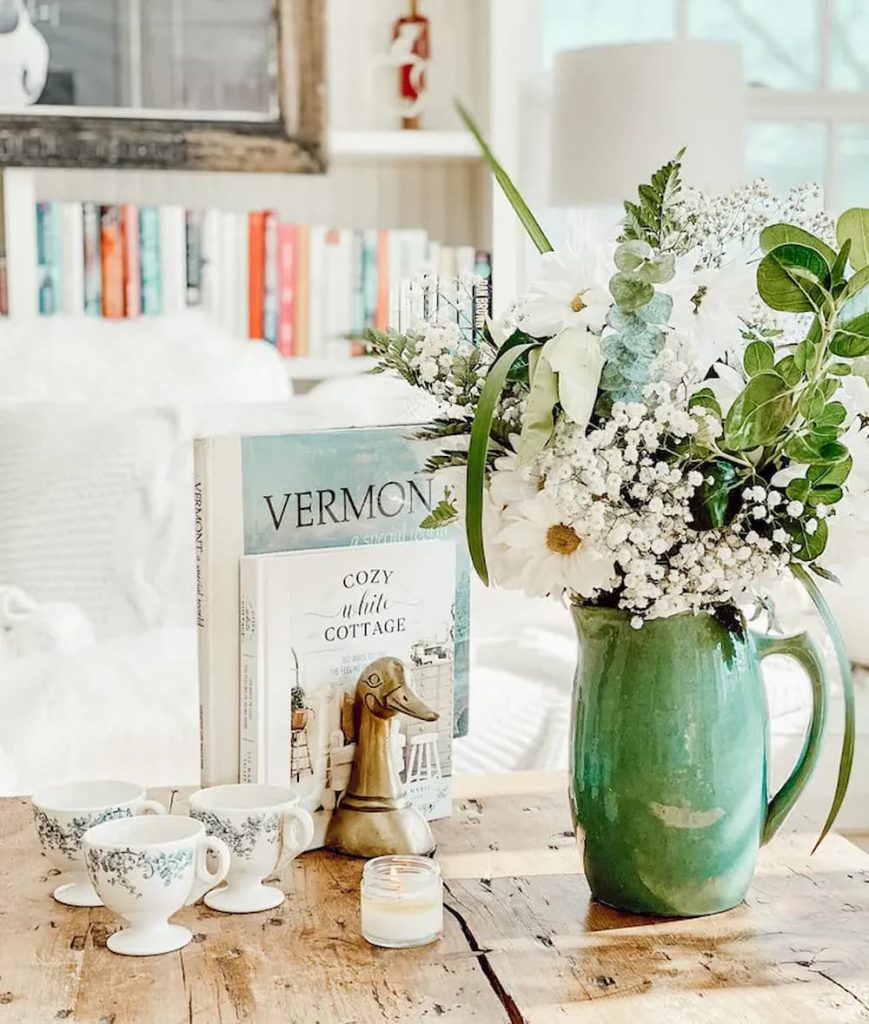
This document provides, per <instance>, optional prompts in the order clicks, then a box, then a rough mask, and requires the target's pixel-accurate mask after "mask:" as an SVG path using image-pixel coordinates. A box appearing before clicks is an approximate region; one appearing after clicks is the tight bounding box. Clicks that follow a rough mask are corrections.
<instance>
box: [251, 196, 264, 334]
mask: <svg viewBox="0 0 869 1024" xmlns="http://www.w3.org/2000/svg"><path fill="white" fill-rule="evenodd" d="M247 241H248V251H247V265H248V279H247V280H248V312H247V315H248V321H247V336H248V337H249V338H254V339H260V338H262V336H263V298H264V292H265V255H266V250H265V246H266V240H265V213H264V212H263V211H262V210H252V211H251V213H249V214H248V221H247Z"/></svg>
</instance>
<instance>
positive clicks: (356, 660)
mask: <svg viewBox="0 0 869 1024" xmlns="http://www.w3.org/2000/svg"><path fill="white" fill-rule="evenodd" d="M455 546H456V542H455V541H451V540H444V541H435V542H434V543H431V542H428V541H418V542H416V543H401V542H399V543H394V544H377V545H374V544H367V545H362V544H356V545H352V546H349V547H341V548H327V549H320V550H314V551H294V552H290V553H288V554H273V555H250V556H247V557H245V558H242V560H241V577H240V583H241V597H240V600H241V620H240V634H241V707H240V739H241V747H240V764H239V772H240V778H241V781H242V782H260V783H269V784H271V785H279V786H289V787H290V788H291V789H293V790H295V792H296V793H298V795H299V798H300V802H301V804H302V806H304V807H306V808H307V809H308V810H309V811H310V812H311V813H312V814H313V816H314V823H315V826H316V828H315V833H314V843H313V845H314V846H321V845H322V843H323V837H324V836H325V833H326V828H327V826H328V823H329V818H330V816H331V814H332V811H333V810H334V808H335V807H336V806H337V804H338V801H339V800H340V798H341V796H342V794H343V792H344V790H345V789H346V787H347V784H348V782H349V779H350V769H351V766H352V764H353V759H354V756H355V754H356V752H357V749H359V746H358V744H359V743H360V741H361V740H362V737H361V735H360V724H361V717H362V715H364V714H366V713H368V712H366V710H365V709H364V708H363V707H362V706H360V705H357V704H356V690H357V686H356V684H357V682H358V680H359V677H360V675H361V674H362V673H363V672H364V670H365V669H366V667H367V666H369V665H370V664H371V663H372V662H374V661H376V660H377V659H378V658H385V657H394V658H398V659H399V660H400V661H401V662H402V663H403V665H404V669H405V679H406V682H407V685H408V687H409V688H410V690H412V692H413V693H414V694H415V696H416V697H417V698H418V699H419V701H420V702H421V706H424V708H425V710H426V711H432V712H434V713H436V714H437V716H438V717H437V719H435V720H434V721H422V720H420V719H417V718H412V717H410V716H409V715H406V714H402V713H396V714H395V716H394V717H393V718H392V719H391V726H390V731H389V734H388V736H387V734H386V733H381V734H379V735H380V736H382V737H383V742H384V743H385V744H386V748H385V749H383V750H373V751H372V750H366V751H365V754H366V756H367V757H375V758H376V757H384V758H386V757H390V758H391V760H392V763H393V765H394V766H395V767H396V770H397V771H398V772H399V775H400V776H401V779H402V782H403V783H404V785H405V787H406V788H407V791H408V795H409V796H410V799H411V800H412V801H413V803H414V804H415V806H416V807H417V808H418V809H419V810H420V812H421V813H422V814H423V815H424V816H425V817H427V818H440V817H446V816H447V815H449V813H450V806H451V802H452V801H451V798H452V791H451V778H450V777H451V774H452V770H451V747H452V732H453V729H452V695H453V634H454V627H455V605H454V602H455V563H456V559H455ZM369 742H370V735H369ZM389 747H391V750H390V749H388V748H389Z"/></svg>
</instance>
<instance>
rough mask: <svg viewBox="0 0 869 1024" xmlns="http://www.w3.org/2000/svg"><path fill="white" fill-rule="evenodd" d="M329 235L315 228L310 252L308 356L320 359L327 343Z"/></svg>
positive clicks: (321, 228)
mask: <svg viewBox="0 0 869 1024" xmlns="http://www.w3.org/2000/svg"><path fill="white" fill-rule="evenodd" d="M327 233H328V232H327V231H326V229H325V228H323V227H318V226H313V227H312V228H311V231H310V245H309V250H308V355H310V356H318V357H322V356H323V353H324V348H325V342H326V317H325V315H324V313H325V307H326V302H327V298H326V296H327V295H328V278H327V277H326V273H327V271H326V258H327V251H326V249H327V247H326V235H327Z"/></svg>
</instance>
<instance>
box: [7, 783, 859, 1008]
mask: <svg viewBox="0 0 869 1024" xmlns="http://www.w3.org/2000/svg"><path fill="white" fill-rule="evenodd" d="M457 790H458V793H457V798H456V805H455V812H454V815H453V817H452V819H450V820H449V821H442V822H439V823H437V825H436V833H437V837H438V842H439V854H438V856H439V859H440V861H441V863H442V866H443V872H444V878H445V898H446V907H447V913H446V915H445V918H446V921H445V924H446V928H445V932H444V936H443V938H442V939H441V940H440V941H439V942H437V943H435V944H433V945H431V946H428V947H426V948H423V949H417V950H410V951H393V950H382V949H375V948H373V947H371V946H369V945H368V944H367V943H366V942H365V941H364V940H363V939H362V938H361V937H360V935H359V878H360V874H361V870H362V865H361V863H360V862H358V861H354V860H349V859H346V858H343V857H337V856H334V855H331V854H328V853H325V852H317V853H311V854H307V855H305V856H304V857H301V858H298V859H297V860H295V861H294V862H293V863H292V864H291V865H290V867H289V868H288V869H287V871H286V872H285V873H284V874H282V875H281V876H280V883H281V885H282V886H283V888H284V890H285V891H286V893H287V896H288V898H287V900H286V902H285V903H284V905H283V906H282V907H280V908H279V909H277V910H273V911H267V912H265V913H261V914H249V915H237V916H230V915H224V914H219V913H216V912H214V911H211V910H209V909H208V908H206V907H204V906H203V905H201V904H200V905H197V906H194V907H188V908H186V909H184V910H183V911H182V912H181V913H179V914H178V915H177V918H176V920H178V921H179V922H181V923H184V924H186V925H188V926H189V927H190V928H192V929H193V931H194V933H195V939H194V941H193V942H192V943H191V944H190V945H189V946H187V947H186V948H185V949H183V950H181V951H180V952H176V953H168V954H165V955H162V956H156V957H149V958H142V959H130V958H125V957H118V956H115V955H113V954H112V953H110V952H109V951H108V950H107V949H106V948H105V943H106V938H107V936H108V935H109V934H111V932H112V931H113V930H114V929H115V928H116V927H117V926H118V920H117V918H115V917H114V916H113V915H112V914H111V913H110V912H109V911H107V910H105V909H102V908H100V909H96V910H86V909H74V908H69V907H63V906H60V905H59V904H57V903H55V902H54V901H53V900H52V899H51V897H50V895H49V894H50V892H51V889H52V887H53V885H54V884H56V881H55V879H54V877H51V872H50V871H49V870H48V865H47V862H46V860H45V859H44V858H43V857H42V856H41V854H40V851H39V846H38V843H37V839H36V834H35V831H34V828H33V823H32V818H31V811H30V806H29V801H28V800H27V799H26V798H12V799H7V800H3V801H0V1022H3V1024H6V1022H10V1024H11V1022H15V1024H19V1022H22V1024H24V1022H26V1024H31V1022H33V1024H49V1022H54V1021H63V1020H66V1021H75V1022H82V1024H85V1022H86V1024H138V1022H147V1024H190V1022H201V1024H215V1022H226V1024H230V1022H232V1024H234V1022H239V1021H255V1022H257V1024H271V1022H275V1024H278V1022H280V1024H373V1022H378V1024H383V1022H403V1024H417V1022H429V1021H431V1022H434V1021H437V1022H439V1024H440V1022H444V1024H446V1022H453V1024H466V1022H468V1024H471V1022H485V1024H490V1022H491V1024H496V1022H498V1024H500V1022H519V1021H523V1022H527V1024H549V1022H553V1024H554V1022H572V1021H576V1022H579V1024H616V1022H619V1024H620V1022H640V1024H642V1022H646V1021H651V1022H658V1021H662V1020H665V1019H666V1020H669V1021H684V1022H687V1024H693V1022H695V1021H696V1022H699V1021H702V1022H704V1024H719V1022H722V1024H725V1022H726V1024H737V1022H763V1024H769V1022H775V1024H784V1022H791V1021H793V1022H800V1024H825V1022H828V1021H829V1022H836V1024H846V1022H851V1021H867V1022H869V885H867V883H869V857H867V855H866V854H864V853H862V852H861V851H859V850H858V849H857V848H856V847H854V846H852V845H851V844H850V843H848V842H847V841H846V840H844V839H842V838H841V837H839V836H831V837H830V838H829V839H827V841H826V842H825V843H824V844H823V846H822V847H821V849H820V850H819V851H818V853H817V854H815V856H814V857H810V855H809V851H810V849H811V845H812V842H811V837H810V836H808V835H805V834H799V833H794V834H789V835H786V836H783V837H781V838H779V839H776V840H775V841H774V842H773V843H772V844H771V845H770V847H769V848H767V849H766V850H764V851H763V852H762V854H761V860H760V866H759V869H758V874H757V878H756V880H755V884H754V886H753V888H752V890H751V892H750V894H749V898H748V900H747V902H746V903H745V904H744V905H742V906H740V907H738V908H736V909H735V910H732V911H730V912H728V913H726V914H719V915H717V916H715V917H709V918H698V919H694V920H681V921H680V920H675V921H672V920H671V921H662V920H656V919H652V918H641V917H633V916H630V915H626V914H620V913H617V912H616V911H613V910H610V909H608V908H607V907H604V906H601V905H598V904H595V903H593V902H591V901H590V899H589V894H588V888H587V886H586V883H585V880H584V878H583V877H582V874H581V865H580V860H579V857H578V855H577V853H576V848H575V842H574V838H573V836H572V834H571V831H570V817H569V812H568V807H567V797H566V784H565V779H564V776H563V775H560V774H550V773H545V774H541V773H520V774H513V775H493V776H468V777H465V778H461V779H459V780H457ZM154 795H155V796H157V797H158V798H162V799H164V800H165V799H171V800H172V803H173V807H172V809H173V811H174V812H175V813H179V812H180V813H183V811H184V809H185V796H184V793H183V792H181V791H178V792H174V793H172V794H169V793H167V792H166V791H164V792H160V791H156V792H155V793H154Z"/></svg>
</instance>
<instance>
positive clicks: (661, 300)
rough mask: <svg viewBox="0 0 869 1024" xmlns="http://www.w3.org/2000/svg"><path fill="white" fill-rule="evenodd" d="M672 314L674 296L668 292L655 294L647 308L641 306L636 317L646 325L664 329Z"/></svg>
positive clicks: (646, 305)
mask: <svg viewBox="0 0 869 1024" xmlns="http://www.w3.org/2000/svg"><path fill="white" fill-rule="evenodd" d="M672 312H673V296H672V295H668V294H667V293H666V292H655V294H654V296H653V298H651V299H650V300H649V301H648V302H647V303H646V304H645V306H640V308H639V309H638V310H637V312H636V316H637V317H639V319H640V320H642V321H643V322H644V323H647V324H655V325H656V326H659V327H663V326H664V325H665V324H666V323H667V322H668V321H669V319H670V314H671V313H672Z"/></svg>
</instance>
